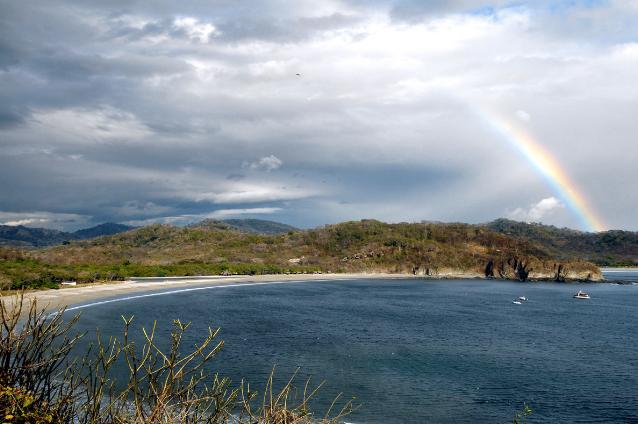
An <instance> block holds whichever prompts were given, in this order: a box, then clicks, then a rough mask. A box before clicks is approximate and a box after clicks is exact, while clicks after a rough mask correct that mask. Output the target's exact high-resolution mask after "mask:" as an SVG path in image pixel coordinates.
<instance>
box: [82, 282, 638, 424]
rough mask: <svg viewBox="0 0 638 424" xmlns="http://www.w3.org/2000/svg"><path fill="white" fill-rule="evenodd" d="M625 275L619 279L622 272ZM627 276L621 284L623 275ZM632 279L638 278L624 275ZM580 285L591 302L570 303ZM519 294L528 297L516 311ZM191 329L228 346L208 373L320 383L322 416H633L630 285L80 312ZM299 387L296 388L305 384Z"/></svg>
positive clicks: (162, 299) (261, 296)
mask: <svg viewBox="0 0 638 424" xmlns="http://www.w3.org/2000/svg"><path fill="white" fill-rule="evenodd" d="M625 277H627V278H625ZM629 277H632V276H627V275H623V279H631V278H629ZM636 277H638V275H636V274H633V277H632V278H636ZM578 289H583V290H585V291H587V292H588V293H589V294H590V295H591V299H590V300H589V301H586V300H575V299H572V295H573V294H574V293H575V292H576V291H577V290H578ZM518 296H526V297H527V298H528V299H529V300H528V301H527V302H524V303H523V304H522V305H516V304H513V303H512V300H514V299H515V298H516V297H518ZM122 314H124V315H127V316H129V315H135V317H136V321H135V322H136V323H137V325H138V326H142V325H143V326H147V327H149V326H150V325H151V324H152V322H153V320H157V321H158V325H159V328H160V330H161V331H160V333H161V334H160V335H163V336H166V335H167V334H168V331H169V330H170V322H171V320H172V319H173V318H179V319H181V320H182V321H192V329H191V331H189V334H190V336H189V337H188V339H187V340H186V343H187V344H194V343H195V342H196V341H197V340H198V339H199V338H198V337H197V334H203V332H204V331H205V329H206V327H207V326H213V327H217V326H219V327H221V328H222V331H221V339H223V340H225V342H226V345H225V347H224V349H223V351H222V352H221V353H220V354H219V356H218V358H217V359H216V360H215V361H214V362H213V364H212V367H211V370H219V371H220V372H222V373H223V374H224V375H227V376H230V377H231V378H233V380H234V381H236V382H239V380H240V378H241V377H245V378H247V379H248V380H249V381H250V382H251V383H252V385H253V386H254V385H256V386H261V385H262V384H263V383H264V382H265V381H266V379H267V377H268V375H269V373H270V371H271V369H272V367H273V366H276V367H277V368H276V370H277V371H276V372H277V375H278V376H280V377H281V378H282V379H283V378H285V377H288V376H289V375H290V374H291V373H292V372H293V371H294V370H295V369H296V368H297V367H301V374H300V376H301V380H303V379H305V378H306V377H308V376H312V377H313V379H314V380H315V381H317V382H319V381H320V380H326V381H327V383H326V385H325V386H324V388H323V390H322V391H321V395H320V397H319V398H318V399H317V403H316V404H315V407H316V408H319V409H320V410H321V409H322V408H325V407H326V405H327V404H329V400H330V399H332V398H333V397H334V396H335V395H337V394H338V393H339V392H343V393H344V395H345V396H346V397H348V396H356V398H357V402H358V403H360V404H361V407H360V409H359V410H358V411H357V412H355V413H354V414H353V415H351V416H350V417H348V418H347V419H346V420H347V421H349V422H355V423H420V422H433V423H476V422H489V423H499V422H511V419H512V417H513V416H514V412H515V411H516V410H520V409H521V407H522V405H523V403H524V402H527V403H528V404H529V405H530V406H531V407H532V409H533V410H534V413H533V415H532V416H531V419H530V422H538V423H541V422H542V423H547V422H561V423H603V422H604V423H610V422H619V423H621V422H638V285H616V284H581V285H574V284H554V283H515V282H503V281H480V280H475V281H474V280H472V281H468V280H465V281H464V280H458V281H431V280H430V281H426V280H356V281H333V282H328V281H325V282H298V283H287V284H280V285H261V286H245V287H228V288H223V289H209V290H199V291H190V292H183V293H175V294H171V295H165V296H156V297H147V298H139V299H132V300H125V301H121V302H114V303H108V304H103V305H97V306H92V307H90V308H86V309H84V310H83V312H82V319H81V320H80V327H81V329H84V330H87V331H90V332H94V331H95V328H97V327H99V328H100V331H101V332H102V334H103V335H111V334H117V333H119V331H120V329H121V319H120V315H122ZM301 382H302V381H300V383H301Z"/></svg>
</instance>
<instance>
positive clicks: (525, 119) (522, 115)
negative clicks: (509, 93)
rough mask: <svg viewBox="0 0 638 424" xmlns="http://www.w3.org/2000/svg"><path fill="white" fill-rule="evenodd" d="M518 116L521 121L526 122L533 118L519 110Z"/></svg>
mask: <svg viewBox="0 0 638 424" xmlns="http://www.w3.org/2000/svg"><path fill="white" fill-rule="evenodd" d="M516 116H518V117H519V119H520V120H522V121H525V122H529V120H530V119H531V118H532V117H531V116H530V114H529V113H527V112H525V111H524V110H517V111H516Z"/></svg>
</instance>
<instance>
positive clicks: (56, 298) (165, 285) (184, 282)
mask: <svg viewBox="0 0 638 424" xmlns="http://www.w3.org/2000/svg"><path fill="white" fill-rule="evenodd" d="M356 279H420V280H450V279H464V280H494V281H498V280H502V279H500V278H486V277H485V276H482V275H479V274H475V273H442V274H437V275H435V276H425V275H414V274H407V273H406V274H396V273H393V274H391V273H338V274H337V273H331V274H269V275H232V276H220V275H210V276H183V277H136V278H130V279H128V280H125V281H111V282H105V283H95V284H87V285H82V286H70V287H64V288H60V289H46V290H35V291H25V292H24V299H25V300H31V299H37V301H38V304H39V305H40V308H42V307H43V306H44V308H45V309H46V310H47V311H55V310H58V309H60V308H62V307H73V309H76V306H77V305H82V304H86V303H95V302H99V301H105V300H108V299H111V298H120V297H122V296H125V297H129V296H128V295H131V296H135V297H138V296H140V297H143V296H142V295H143V294H145V293H148V294H149V295H150V294H152V293H156V294H155V295H159V294H160V293H161V292H162V291H164V290H167V289H176V288H183V289H190V288H193V289H197V288H198V287H199V288H205V287H212V286H224V285H232V286H237V285H243V284H246V285H255V284H262V283H276V282H281V283H286V282H291V283H292V282H309V281H339V280H356ZM503 281H516V280H503ZM546 281H548V280H544V279H540V280H537V279H531V280H529V281H528V282H529V283H536V282H546ZM571 282H572V281H567V283H571ZM573 282H576V281H573ZM589 282H590V283H606V282H611V281H609V280H604V279H603V280H592V281H589ZM16 294H17V293H10V294H4V295H1V296H0V298H2V300H3V301H5V302H6V303H5V304H8V306H9V307H10V306H12V305H13V302H14V300H13V299H15V296H16Z"/></svg>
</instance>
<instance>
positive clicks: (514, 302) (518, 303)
mask: <svg viewBox="0 0 638 424" xmlns="http://www.w3.org/2000/svg"><path fill="white" fill-rule="evenodd" d="M512 303H513V304H514V305H522V304H523V303H522V302H521V301H520V300H513V301H512Z"/></svg>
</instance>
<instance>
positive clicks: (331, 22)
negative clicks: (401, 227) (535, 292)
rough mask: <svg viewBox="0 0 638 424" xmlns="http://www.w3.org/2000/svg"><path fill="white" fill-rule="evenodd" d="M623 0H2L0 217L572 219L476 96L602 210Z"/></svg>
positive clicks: (624, 128) (62, 222) (633, 63)
mask: <svg viewBox="0 0 638 424" xmlns="http://www.w3.org/2000/svg"><path fill="white" fill-rule="evenodd" d="M636 16H638V8H636V6H635V4H633V3H632V2H620V1H612V2H608V3H607V4H602V3H599V2H598V3H597V2H564V3H563V2H561V3H556V2H545V1H541V2H534V3H526V2H515V3H512V2H508V1H492V2H482V1H474V0H456V1H446V2H443V1H430V2H420V1H410V0H395V1H372V2H367V1H366V2H364V1H359V0H348V1H344V2H341V1H328V2H321V3H317V2H307V1H299V2H286V1H283V0H268V1H263V2H253V1H231V0H222V1H214V2H211V1H203V0H202V1H191V2H174V1H169V0H160V1H156V2H147V1H128V0H127V1H123V0H113V1H108V2H107V1H79V0H78V1H73V0H49V1H32V2H2V3H0V144H1V148H2V149H1V150H0V180H1V181H2V182H3V184H2V186H1V187H0V199H1V204H0V220H4V221H3V222H12V223H18V222H25V223H29V225H45V226H47V225H48V226H58V227H60V226H65V227H73V226H80V225H83V224H85V223H89V222H91V223H92V222H100V221H107V220H108V221H111V220H114V221H126V222H139V223H145V222H151V221H152V220H160V221H163V222H175V223H187V222H191V221H193V220H197V219H199V218H202V217H222V216H223V217H226V216H268V217H271V218H275V219H281V220H285V221H289V222H291V223H294V224H295V225H299V226H309V225H318V224H321V223H324V222H331V221H337V220H344V219H357V218H362V217H372V218H380V219H386V220H391V221H399V220H406V219H408V220H420V219H441V220H449V219H454V220H466V221H484V220H487V219H491V218H494V217H496V216H499V215H503V214H506V213H508V211H509V212H510V213H511V214H512V216H514V215H516V214H518V215H520V216H523V215H526V216H532V215H533V216H537V215H538V213H539V212H538V211H539V210H542V211H545V209H546V208H545V209H543V208H539V207H537V206H538V205H545V206H546V205H554V206H556V208H555V209H556V210H557V211H558V212H556V215H555V216H552V220H553V221H551V222H554V223H558V224H564V225H574V223H575V221H574V220H573V216H571V215H570V213H569V211H568V210H566V209H565V208H560V205H559V204H560V199H554V200H551V201H550V200H547V199H550V198H551V196H553V195H554V194H555V193H553V192H552V191H551V188H548V186H547V185H546V184H545V182H544V181H543V180H542V178H540V177H539V175H538V174H537V173H536V172H535V171H534V169H533V167H531V166H530V165H529V164H527V163H526V162H525V161H524V159H522V158H521V157H520V156H517V154H518V153H517V152H516V151H515V150H514V149H512V147H511V146H508V145H507V142H506V141H504V140H502V139H501V138H499V137H498V135H495V134H494V133H493V132H491V130H490V129H489V126H486V125H485V123H484V122H481V120H480V119H478V118H477V116H479V115H478V114H476V113H475V112H476V110H477V109H481V108H483V107H484V106H485V107H486V106H494V107H495V108H496V109H499V110H501V111H503V112H504V113H506V114H507V116H509V117H510V118H512V119H516V120H518V121H520V122H518V123H519V124H520V125H522V126H524V127H525V128H526V129H527V130H529V131H530V132H532V133H533V134H536V135H537V136H538V137H539V138H542V140H543V142H544V143H546V146H547V147H548V149H550V150H551V151H552V152H554V153H555V154H556V155H557V156H558V157H559V159H560V161H561V163H562V164H563V166H564V168H565V170H566V172H568V173H569V174H570V175H572V176H573V178H574V179H575V180H577V181H578V182H579V185H581V186H583V187H585V189H584V190H583V191H585V192H588V193H589V195H590V196H591V197H593V198H596V197H605V196H610V198H609V199H607V200H606V201H605V202H603V203H602V206H600V208H601V210H602V211H603V214H604V212H607V213H608V214H609V215H610V216H611V215H612V212H613V211H611V209H612V207H611V206H610V207H607V206H605V205H609V204H612V205H613V204H615V203H617V204H618V205H620V206H619V208H620V209H621V210H631V206H632V205H634V204H635V202H636V201H638V198H636V195H635V194H632V193H628V194H627V193H621V192H618V191H617V190H615V189H609V187H618V186H620V185H622V184H619V182H623V181H627V180H630V179H631V178H632V177H635V171H633V170H632V169H633V168H632V167H631V166H630V165H629V163H628V161H629V159H628V158H629V157H630V156H631V155H622V154H620V155H618V154H615V153H614V152H618V151H621V152H622V151H631V149H632V148H634V145H633V139H632V138H631V136H630V135H631V134H634V133H635V132H636V131H637V130H638V128H636V124H635V119H634V116H633V113H632V112H631V111H632V110H633V109H635V107H634V108H632V106H635V103H636V99H637V98H638V92H637V90H636V89H635V84H634V79H635V74H636V70H637V68H638V65H637V58H638V53H637V52H638V48H637V47H636V43H635V35H636V34H635V29H634V28H632V27H631V25H628V24H627V23H628V22H631V21H632V19H633V18H634V17H636ZM562 22H564V23H565V24H564V25H563V24H562ZM603 34H610V35H609V36H605V35H603ZM592 40H594V41H592ZM580 41H583V42H582V43H579V42H580ZM549 47H551V48H549ZM521 117H522V118H521ZM610 123H613V128H615V129H616V130H615V131H609V129H608V125H610ZM565 134H571V135H573V136H574V137H576V136H577V137H578V142H579V149H577V150H574V149H573V147H572V146H573V144H570V142H571V139H570V138H569V137H565ZM603 139H604V140H605V143H607V145H608V146H613V147H614V148H608V147H602V144H601V140H603ZM600 161H604V162H605V163H615V164H616V166H615V167H614V169H615V171H614V172H613V173H610V172H607V171H608V169H609V168H607V166H606V165H600V166H599V162H600ZM504 172H505V173H506V174H507V177H504V176H503V173H504ZM5 182H8V183H5ZM521 187H525V189H524V190H522V189H521ZM543 201H544V202H543ZM613 213H614V214H613V217H614V218H613V219H614V223H613V225H614V226H625V227H628V226H631V225H633V224H632V222H633V221H632V217H631V216H630V214H629V213H626V214H616V213H615V212H613ZM362 214H363V215H362Z"/></svg>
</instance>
